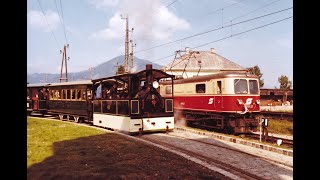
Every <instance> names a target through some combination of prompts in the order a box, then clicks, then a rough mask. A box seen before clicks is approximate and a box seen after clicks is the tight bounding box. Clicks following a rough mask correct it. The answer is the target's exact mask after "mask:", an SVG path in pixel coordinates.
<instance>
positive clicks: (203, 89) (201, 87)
mask: <svg viewBox="0 0 320 180" xmlns="http://www.w3.org/2000/svg"><path fill="white" fill-rule="evenodd" d="M196 92H197V93H205V92H206V84H196Z"/></svg>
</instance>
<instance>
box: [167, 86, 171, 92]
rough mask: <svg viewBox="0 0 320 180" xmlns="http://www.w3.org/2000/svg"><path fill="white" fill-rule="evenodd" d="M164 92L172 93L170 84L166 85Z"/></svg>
mask: <svg viewBox="0 0 320 180" xmlns="http://www.w3.org/2000/svg"><path fill="white" fill-rule="evenodd" d="M166 94H172V86H166Z"/></svg>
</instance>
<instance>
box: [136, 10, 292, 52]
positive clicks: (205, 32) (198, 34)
mask: <svg viewBox="0 0 320 180" xmlns="http://www.w3.org/2000/svg"><path fill="white" fill-rule="evenodd" d="M292 8H293V7H289V8H286V9H282V10H279V11H276V12H272V13H269V14H265V15H262V16H258V17H255V18H251V19H247V20H244V21H241V22H237V23H234V24H230V25H227V26H224V27H218V28H215V29H211V30H208V31H204V32H201V33H197V34H194V35H191V36H187V37H184V38H180V39H177V40H173V41H170V42H166V43H163V44H159V45H156V46H153V47H150V48H147V49H142V50H139V51H136V52H135V53H136V54H137V53H140V52H144V51H148V50H151V49H155V48H158V47H161V46H165V45H168V44H172V43H175V42H179V41H182V40H186V39H189V38H193V37H196V36H200V35H203V34H207V33H209V32H213V31H217V30H220V29H223V28H227V27H230V26H235V25H238V24H242V23H246V22H249V21H253V20H256V19H260V18H263V17H267V16H271V15H273V14H277V13H280V12H283V11H287V10H290V9H292Z"/></svg>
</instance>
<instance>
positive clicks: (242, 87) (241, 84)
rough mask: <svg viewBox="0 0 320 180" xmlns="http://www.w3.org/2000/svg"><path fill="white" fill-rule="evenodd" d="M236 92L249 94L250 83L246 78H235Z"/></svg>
mask: <svg viewBox="0 0 320 180" xmlns="http://www.w3.org/2000/svg"><path fill="white" fill-rule="evenodd" d="M234 93H235V94H248V83H247V80H246V79H235V80H234Z"/></svg>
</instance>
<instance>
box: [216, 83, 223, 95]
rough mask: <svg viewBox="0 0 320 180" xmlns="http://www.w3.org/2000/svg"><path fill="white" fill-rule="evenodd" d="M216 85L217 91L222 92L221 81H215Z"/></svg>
mask: <svg viewBox="0 0 320 180" xmlns="http://www.w3.org/2000/svg"><path fill="white" fill-rule="evenodd" d="M217 85H218V87H217V88H218V89H217V93H218V94H221V93H222V91H221V81H217Z"/></svg>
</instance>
